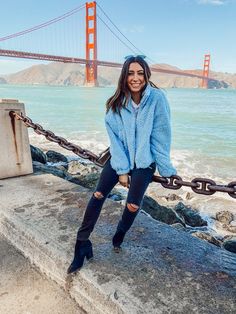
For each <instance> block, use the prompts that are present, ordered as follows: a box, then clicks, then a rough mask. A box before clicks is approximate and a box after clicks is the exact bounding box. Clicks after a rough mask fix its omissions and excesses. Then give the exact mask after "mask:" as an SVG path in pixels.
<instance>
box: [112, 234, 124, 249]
mask: <svg viewBox="0 0 236 314" xmlns="http://www.w3.org/2000/svg"><path fill="white" fill-rule="evenodd" d="M124 237H125V232H123V231H121V230H116V233H115V235H114V237H113V238H112V244H113V247H114V250H115V251H116V252H119V251H120V249H121V244H122V242H123V240H124Z"/></svg>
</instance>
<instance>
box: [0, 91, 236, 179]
mask: <svg viewBox="0 0 236 314" xmlns="http://www.w3.org/2000/svg"><path fill="white" fill-rule="evenodd" d="M113 91H114V88H112V87H107V88H86V87H64V86H62V87H61V86H38V85H34V86H25V85H15V86H14V85H0V97H1V98H15V99H19V100H20V101H22V102H24V103H25V108H26V114H27V116H29V117H30V118H31V119H32V120H33V121H34V122H37V123H39V124H41V125H42V126H43V127H44V128H46V129H49V130H51V131H53V132H54V133H55V134H57V135H60V136H63V137H65V138H66V139H68V140H70V141H73V142H74V143H76V144H78V145H80V146H82V147H85V148H87V149H91V150H93V151H94V152H96V153H98V152H101V151H102V150H103V149H104V148H106V147H107V145H109V140H108V137H107V134H106V129H105V126H104V115H105V102H106V100H107V98H108V97H109V96H111V95H112V93H113ZM165 93H166V95H167V98H168V99H169V103H170V108H171V121H172V152H171V155H172V160H173V164H174V165H175V166H176V168H177V170H178V174H179V175H180V176H181V177H183V178H186V179H191V178H194V177H196V176H201V177H210V178H212V179H213V180H217V181H218V182H219V181H220V182H221V183H226V182H227V181H234V180H236V90H202V89H166V90H165ZM29 132H30V139H31V140H32V141H33V143H34V144H37V143H38V144H39V145H46V140H45V139H44V138H43V137H42V136H39V135H37V134H35V133H34V132H32V131H31V130H30V131H29ZM66 153H67V152H65V154H66ZM68 154H70V153H69V152H68Z"/></svg>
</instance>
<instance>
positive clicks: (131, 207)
mask: <svg viewBox="0 0 236 314" xmlns="http://www.w3.org/2000/svg"><path fill="white" fill-rule="evenodd" d="M127 208H128V210H129V211H130V212H132V213H135V212H136V211H137V210H138V208H139V206H138V205H135V204H132V203H127Z"/></svg>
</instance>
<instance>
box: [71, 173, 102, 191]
mask: <svg viewBox="0 0 236 314" xmlns="http://www.w3.org/2000/svg"><path fill="white" fill-rule="evenodd" d="M99 177H100V173H89V174H87V175H85V176H84V175H74V176H73V178H74V179H75V178H76V179H78V180H79V181H80V182H82V183H81V185H82V186H84V187H86V188H88V189H92V190H94V189H95V188H96V186H97V182H98V179H99Z"/></svg>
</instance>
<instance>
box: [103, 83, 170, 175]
mask: <svg viewBox="0 0 236 314" xmlns="http://www.w3.org/2000/svg"><path fill="white" fill-rule="evenodd" d="M105 125H106V129H107V132H108V135H109V138H110V152H111V167H112V168H113V169H114V170H115V171H116V173H117V174H118V175H121V174H126V173H128V172H129V171H130V170H132V169H133V168H134V163H135V164H136V167H137V168H147V167H148V166H150V164H151V163H152V162H154V161H155V162H156V166H157V170H158V172H159V174H160V175H161V176H164V177H170V176H172V175H174V174H176V170H175V168H174V167H173V166H172V164H171V161H170V144H171V127H170V109H169V104H168V101H167V99H166V97H165V95H164V93H163V91H161V90H160V89H157V88H153V87H151V86H150V85H149V84H148V85H147V87H146V89H145V90H144V92H143V95H142V98H141V101H140V105H139V109H138V114H137V117H136V115H135V110H134V108H133V106H132V100H131V97H130V96H129V99H128V102H127V104H126V107H122V109H121V111H120V114H119V113H114V112H113V111H112V110H111V109H109V111H108V112H107V114H106V115H105Z"/></svg>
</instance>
